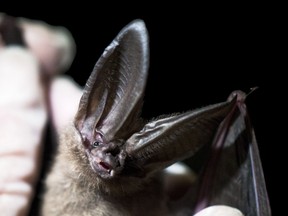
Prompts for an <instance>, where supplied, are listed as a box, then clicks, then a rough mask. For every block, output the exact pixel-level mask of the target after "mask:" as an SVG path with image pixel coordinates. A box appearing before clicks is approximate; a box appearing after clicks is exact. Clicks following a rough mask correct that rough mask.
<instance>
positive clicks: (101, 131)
mask: <svg viewBox="0 0 288 216" xmlns="http://www.w3.org/2000/svg"><path fill="white" fill-rule="evenodd" d="M148 66H149V41H148V33H147V30H146V27H145V24H144V22H143V21H142V20H134V21H133V22H131V23H129V24H128V25H127V26H126V27H124V28H123V29H122V30H121V31H120V33H119V34H118V35H117V37H116V38H115V39H114V40H113V41H112V43H111V44H110V45H109V46H108V47H107V48H106V49H105V51H104V53H103V54H102V56H101V57H100V59H99V60H98V62H97V63H96V65H95V67H94V70H93V72H92V74H91V76H90V77H89V79H88V81H87V83H86V86H85V89H84V93H83V96H82V98H81V101H80V104H79V109H78V112H77V114H76V116H75V119H74V122H73V124H72V125H70V126H67V128H66V130H65V131H64V132H63V133H62V134H61V136H60V143H59V149H58V152H57V155H56V157H55V160H54V162H53V166H52V168H51V170H50V172H49V173H48V175H47V179H46V181H45V192H44V194H43V205H42V207H41V215H43V216H58V215H59V216H60V215H61V216H65V215H67V216H68V215H69V216H74V215H75V216H76V215H77V216H80V215H83V216H90V215H91V216H92V215H105V216H109V215H113V216H115V215H118V216H124V215H125V216H129V215H135V216H136V215H137V216H141V215H149V216H153V215H155V216H158V215H159V216H160V215H161V216H163V215H165V216H166V215H193V214H194V213H196V212H198V211H199V210H201V209H203V208H205V207H207V206H210V205H217V204H219V205H228V206H231V207H235V208H238V209H239V210H240V211H242V213H243V214H244V215H246V216H248V215H249V216H252V215H253V216H266V215H267V216H269V215H271V213H270V207H269V200H268V197H267V193H266V186H265V181H264V177H263V172H262V167H261V162H260V159H259V154H258V149H257V143H256V140H255V136H254V133H253V128H252V127H251V124H250V123H249V117H248V115H247V111H246V107H245V97H246V95H245V94H244V93H243V92H240V91H235V92H233V93H231V94H230V97H229V98H228V100H227V101H225V102H222V103H218V104H214V105H209V106H205V107H202V108H199V109H196V110H192V111H188V112H184V113H177V114H172V115H166V116H160V117H158V118H155V119H152V120H150V121H146V120H144V119H142V118H141V117H140V114H141V109H142V104H143V97H144V89H145V85H146V80H147V75H148ZM195 158H197V159H198V164H199V160H200V165H197V166H198V170H200V171H199V172H198V173H197V174H198V178H197V181H196V184H195V185H194V186H195V188H192V187H190V188H189V187H187V193H184V194H183V196H182V197H180V198H178V199H177V200H175V199H172V198H171V196H170V194H167V193H166V191H167V190H166V188H165V184H164V182H165V179H166V178H167V175H168V174H166V172H163V170H164V169H165V168H166V167H168V166H170V165H172V164H174V163H176V162H178V161H184V162H186V163H187V164H188V165H189V166H190V167H191V168H192V169H193V168H194V167H195V164H194V162H193V160H194V159H195ZM188 188H189V190H188ZM191 188H192V189H191Z"/></svg>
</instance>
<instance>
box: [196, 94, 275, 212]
mask: <svg viewBox="0 0 288 216" xmlns="http://www.w3.org/2000/svg"><path fill="white" fill-rule="evenodd" d="M235 94H238V95H239V97H238V101H237V103H236V104H237V106H235V108H234V109H232V110H231V111H230V113H229V114H228V115H227V117H226V118H225V119H224V121H223V122H222V123H221V125H220V127H219V129H218V131H217V134H216V136H215V138H214V141H213V143H212V146H211V149H210V153H209V155H207V158H206V160H207V164H206V166H205V168H204V171H203V173H202V177H201V179H200V184H199V185H200V187H199V191H198V192H199V193H198V197H197V204H196V206H195V209H196V212H197V211H199V210H201V209H203V208H205V207H207V206H210V205H218V204H221V205H228V206H231V207H235V208H238V209H239V210H241V211H242V212H243V214H244V215H245V216H269V215H271V210H270V205H269V199H268V195H267V191H266V185H265V180H264V175H263V170H262V165H261V161H260V156H259V152H258V146H257V142H256V138H255V135H254V131H253V128H252V126H251V123H250V121H249V116H248V113H247V110H246V106H245V103H244V99H245V95H243V93H241V92H234V93H232V95H235Z"/></svg>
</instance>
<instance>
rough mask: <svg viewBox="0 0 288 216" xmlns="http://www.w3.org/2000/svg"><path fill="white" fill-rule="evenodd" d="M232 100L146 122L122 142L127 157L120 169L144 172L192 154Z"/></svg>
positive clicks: (209, 136) (211, 133)
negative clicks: (140, 128)
mask: <svg viewBox="0 0 288 216" xmlns="http://www.w3.org/2000/svg"><path fill="white" fill-rule="evenodd" d="M235 104H236V99H233V100H231V101H229V102H223V103H219V104H215V105H210V106H206V107H203V108H200V109H198V110H193V111H190V112H186V113H182V114H178V115H172V116H168V117H163V118H159V119H156V120H154V121H151V122H150V123H148V124H146V125H145V126H144V127H143V129H142V130H141V131H139V132H137V133H135V134H133V135H132V136H131V137H130V138H129V139H128V140H127V142H126V144H125V148H126V152H127V155H128V159H127V161H126V165H125V168H124V171H123V173H124V174H125V173H126V174H128V175H136V176H137V175H138V176H142V175H147V174H149V173H152V172H154V171H157V170H160V169H163V168H165V167H167V166H169V165H171V164H173V163H174V162H176V161H180V160H183V159H185V158H188V157H191V156H192V155H193V154H194V153H195V152H196V151H197V150H198V149H199V148H201V147H203V146H205V145H207V144H210V143H211V142H212V140H213V138H214V135H215V132H216V130H217V128H218V126H219V124H220V123H221V121H222V120H223V119H224V118H225V116H226V115H227V114H228V113H229V112H230V111H231V109H233V108H234V107H235Z"/></svg>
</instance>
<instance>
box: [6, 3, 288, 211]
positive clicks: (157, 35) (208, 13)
mask: <svg viewBox="0 0 288 216" xmlns="http://www.w3.org/2000/svg"><path fill="white" fill-rule="evenodd" d="M73 6H75V7H76V8H77V10H71V9H70V7H72V6H71V5H69V6H66V7H67V9H61V10H60V9H55V8H53V7H50V8H46V5H43V6H41V5H37V7H36V8H37V9H33V11H32V12H31V11H26V10H21V11H18V10H15V8H12V9H11V7H7V8H5V6H4V7H2V6H1V7H2V8H1V10H2V12H6V13H8V14H10V15H14V16H23V17H27V18H31V19H37V20H44V21H46V22H47V23H49V24H51V25H61V26H65V27H66V28H67V29H69V30H70V32H71V33H72V35H73V37H74V39H75V41H76V45H77V54H76V56H75V60H74V62H73V64H72V65H71V68H70V69H69V71H67V74H68V75H71V76H72V77H73V78H74V79H75V81H76V82H78V83H79V84H80V85H84V84H85V82H86V80H87V78H88V76H89V74H90V72H91V71H92V69H93V66H94V64H95V63H96V61H97V60H98V58H99V57H100V55H101V54H102V52H103V50H104V49H105V47H106V46H107V45H108V44H109V43H110V42H111V41H112V40H113V38H114V37H115V36H116V34H117V33H118V32H119V30H120V29H121V28H122V27H124V26H125V25H126V24H128V23H129V22H130V21H132V20H133V19H136V18H141V19H143V20H144V21H145V23H146V26H147V29H148V31H149V35H150V72H149V78H148V83H147V88H146V95H145V103H144V110H143V116H144V117H146V118H151V117H155V116H158V115H159V114H166V113H172V112H182V111H186V110H190V109H193V108H197V107H201V106H204V105H208V104H212V103H216V102H220V101H224V100H226V98H227V97H228V95H229V94H230V92H231V91H233V90H236V89H241V90H243V91H246V92H249V89H250V88H251V87H255V86H258V87H259V88H258V90H256V91H255V92H253V93H252V94H251V95H250V96H249V97H248V98H247V106H248V111H249V113H250V116H251V120H252V124H253V126H254V129H255V132H256V137H257V140H258V146H259V150H260V156H261V159H262V165H263V169H264V175H265V179H266V183H267V190H268V194H269V197H270V202H271V208H272V209H273V207H274V206H275V205H276V195H275V194H274V193H276V191H275V190H274V189H273V187H274V186H275V184H274V185H273V184H272V181H273V180H275V179H276V178H277V180H278V177H276V176H279V172H280V173H281V171H279V170H281V169H280V165H279V162H277V159H276V160H275V159H274V158H275V156H276V155H279V154H280V152H281V151H282V150H281V148H282V147H283V145H282V146H281V145H280V144H281V140H280V139H279V135H278V134H279V133H280V126H278V125H279V123H278V120H279V119H280V121H281V120H282V116H283V118H284V115H282V114H281V111H280V110H281V107H282V106H283V102H284V101H285V97H283V96H281V94H282V93H283V90H282V88H283V87H284V86H285V85H284V84H282V83H283V81H284V78H283V77H281V78H280V75H281V73H283V71H284V70H283V68H282V67H280V66H279V65H280V62H281V61H282V60H283V59H284V58H283V57H281V56H282V55H281V54H280V55H279V50H278V49H279V48H280V51H281V46H282V43H281V42H280V40H281V37H282V32H281V31H282V27H281V25H279V23H280V21H281V13H280V14H278V13H277V11H276V12H275V10H274V9H273V8H270V6H269V5H256V6H252V5H247V6H244V7H241V5H239V7H238V6H231V7H229V6H228V8H227V7H225V6H224V5H223V7H222V6H221V5H215V6H214V5H206V6H203V7H198V6H197V7H196V6H195V7H193V5H192V6H191V5H190V6H189V5H178V6H175V5H167V4H166V5H162V6H163V7H161V8H157V9H156V8H155V5H153V4H151V3H150V4H148V5H145V6H148V8H149V9H148V10H144V9H143V8H142V6H141V5H139V6H135V5H134V8H133V9H126V10H123V9H122V8H121V7H118V6H117V5H114V4H112V3H111V5H109V4H108V5H106V6H87V7H79V5H73ZM226 6H227V5H226ZM44 9H45V11H44ZM140 9H143V10H140ZM286 52H287V51H286ZM286 71H287V67H286ZM280 121H279V122H280ZM283 121H284V119H283ZM282 142H283V140H282ZM282 144H283V143H282ZM279 150H280V152H279ZM278 152H279V154H278ZM276 157H279V156H276ZM280 163H282V162H280ZM282 164H283V163H282ZM274 182H275V181H274Z"/></svg>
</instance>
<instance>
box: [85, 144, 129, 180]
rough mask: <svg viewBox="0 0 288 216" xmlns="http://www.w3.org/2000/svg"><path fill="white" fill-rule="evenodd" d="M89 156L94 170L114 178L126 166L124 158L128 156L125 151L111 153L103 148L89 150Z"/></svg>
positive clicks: (100, 174) (103, 175) (101, 174)
mask: <svg viewBox="0 0 288 216" xmlns="http://www.w3.org/2000/svg"><path fill="white" fill-rule="evenodd" d="M88 157H89V160H90V164H91V167H92V169H93V171H94V172H95V173H96V174H97V175H99V176H100V177H102V178H105V179H109V178H113V177H115V176H116V175H117V174H119V173H120V172H121V171H122V169H123V167H124V159H125V158H126V156H125V154H124V153H123V152H120V151H119V152H118V154H111V153H109V152H106V151H103V150H102V149H101V148H100V149H98V150H94V151H90V152H88Z"/></svg>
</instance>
